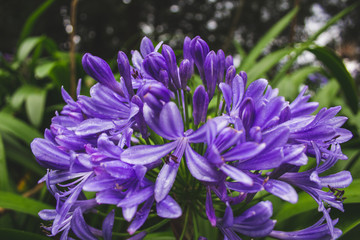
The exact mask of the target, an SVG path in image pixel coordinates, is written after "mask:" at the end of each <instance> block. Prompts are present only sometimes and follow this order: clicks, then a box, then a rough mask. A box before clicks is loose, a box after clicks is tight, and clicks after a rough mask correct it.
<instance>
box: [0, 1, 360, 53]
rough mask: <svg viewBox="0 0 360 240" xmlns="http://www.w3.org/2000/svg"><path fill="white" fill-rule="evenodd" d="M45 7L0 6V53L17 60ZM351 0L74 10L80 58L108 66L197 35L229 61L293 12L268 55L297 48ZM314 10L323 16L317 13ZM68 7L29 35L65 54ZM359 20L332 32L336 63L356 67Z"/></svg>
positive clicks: (123, 4)
mask: <svg viewBox="0 0 360 240" xmlns="http://www.w3.org/2000/svg"><path fill="white" fill-rule="evenodd" d="M42 2H43V1H40V0H32V1H29V0H12V1H7V0H1V1H0V34H1V37H0V52H2V53H7V54H11V53H13V52H15V48H16V43H17V39H18V38H19V35H20V30H21V29H22V27H23V24H24V23H25V21H26V19H27V17H28V16H29V15H30V14H31V13H32V12H33V11H34V9H36V7H37V6H39V5H40V4H41V3H42ZM354 2H356V1H355V0H332V1H328V0H322V1H321V0H318V1H310V0H295V1H294V0H293V1H291V0H290V1H289V0H267V1H261V0H254V1H245V0H240V1H234V0H229V1H217V0H196V1H195V0H181V1H167V0H150V1H141V0H102V1H94V0H86V1H85V0H80V1H79V3H78V8H77V30H76V34H77V35H78V36H79V37H80V42H79V43H78V45H77V51H78V52H91V53H93V54H96V55H99V56H101V57H103V58H113V57H115V56H116V53H117V51H118V50H123V51H126V52H127V53H128V54H129V52H130V50H131V49H137V48H138V45H139V42H140V40H141V38H142V37H143V36H144V35H147V36H148V37H150V38H151V39H152V40H153V41H161V40H163V41H165V42H166V43H167V44H169V45H171V46H173V47H177V48H181V46H182V41H183V39H184V36H190V37H194V36H196V35H200V36H201V37H202V38H204V39H205V40H206V41H208V43H209V45H210V47H211V48H212V49H218V48H224V50H225V51H226V52H227V53H233V52H234V49H233V45H232V40H233V39H235V40H237V41H239V42H240V43H241V45H242V46H243V48H244V49H245V50H246V51H249V49H251V47H253V46H254V44H255V43H256V42H257V41H258V40H259V38H260V37H261V36H263V35H264V33H265V32H266V31H267V30H268V29H270V27H271V26H272V25H273V24H274V23H276V22H277V21H278V20H279V19H280V18H281V17H282V16H284V15H285V14H286V13H287V12H289V11H290V10H291V9H292V8H293V7H294V6H295V5H298V6H300V11H299V13H298V15H297V17H296V19H295V21H294V22H293V24H292V25H291V26H290V27H288V28H287V29H286V30H285V31H284V32H282V34H281V36H280V37H279V38H278V39H277V40H276V41H275V42H274V44H273V46H272V48H279V47H280V46H283V45H284V44H286V43H292V42H299V41H302V40H304V39H306V37H307V32H306V31H305V25H306V22H307V21H308V20H309V19H312V21H313V22H314V21H315V22H318V23H319V22H321V21H323V22H326V20H327V19H329V18H330V17H332V16H334V15H335V14H336V13H338V12H339V11H341V10H342V9H344V8H345V7H347V6H349V5H351V4H352V3H354ZM314 6H315V8H317V9H320V10H322V11H323V14H321V15H319V14H317V13H316V12H315V13H314V11H313V10H314ZM69 15H70V1H69V0H58V1H55V3H53V4H52V5H51V7H50V8H49V9H48V10H47V11H46V12H45V13H44V14H43V15H42V16H41V17H40V19H39V20H38V21H37V23H36V25H35V28H34V30H33V33H32V35H34V36H36V35H42V34H45V35H47V36H49V37H51V38H53V39H54V40H55V41H56V42H57V44H58V45H59V47H60V48H61V49H63V50H65V51H67V50H68V49H69V43H68V38H69V36H68V33H67V32H66V26H67V25H69V21H70V20H69V19H70V16H69ZM359 24H360V17H359V14H358V10H357V9H356V10H355V11H353V12H352V13H351V14H349V15H348V16H346V17H345V18H343V19H342V20H341V21H340V22H339V23H338V24H337V27H338V29H339V31H340V33H339V36H340V38H337V39H335V40H332V41H330V42H329V43H328V45H329V46H331V47H332V48H334V49H336V51H337V52H338V54H339V55H340V56H341V57H347V58H350V59H359V55H360V54H359V52H360V51H359V42H360V32H359V30H358V28H357V26H359Z"/></svg>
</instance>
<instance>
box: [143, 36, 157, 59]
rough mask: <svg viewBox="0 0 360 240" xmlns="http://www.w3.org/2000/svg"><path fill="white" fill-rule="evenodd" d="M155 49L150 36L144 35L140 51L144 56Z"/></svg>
mask: <svg viewBox="0 0 360 240" xmlns="http://www.w3.org/2000/svg"><path fill="white" fill-rule="evenodd" d="M153 51H154V45H153V43H152V42H151V40H150V39H149V38H148V37H143V39H142V40H141V43H140V52H141V55H142V56H143V58H145V57H146V56H147V55H148V54H150V53H152V52H153Z"/></svg>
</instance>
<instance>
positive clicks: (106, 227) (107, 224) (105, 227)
mask: <svg viewBox="0 0 360 240" xmlns="http://www.w3.org/2000/svg"><path fill="white" fill-rule="evenodd" d="M114 219H115V209H113V210H111V211H110V212H109V214H108V215H107V216H106V218H105V219H104V221H103V224H102V232H103V238H104V240H111V239H112V229H113V226H114Z"/></svg>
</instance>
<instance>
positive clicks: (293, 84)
mask: <svg viewBox="0 0 360 240" xmlns="http://www.w3.org/2000/svg"><path fill="white" fill-rule="evenodd" d="M320 70H321V68H320V67H315V66H306V67H302V68H300V69H298V70H296V71H295V72H293V73H292V74H289V75H287V76H285V77H283V78H282V79H281V80H280V83H279V84H278V89H279V95H281V96H284V97H285V99H286V100H294V99H295V98H296V96H297V95H298V94H299V88H300V86H301V84H303V83H304V82H305V80H306V79H307V77H308V76H309V75H310V74H311V73H314V72H318V71H320ZM270 85H272V82H270Z"/></svg>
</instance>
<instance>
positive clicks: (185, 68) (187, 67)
mask: <svg viewBox="0 0 360 240" xmlns="http://www.w3.org/2000/svg"><path fill="white" fill-rule="evenodd" d="M179 74H180V80H181V88H182V89H184V90H185V89H186V85H187V81H188V80H189V79H190V78H191V75H192V71H191V63H190V61H189V60H188V59H184V60H183V61H182V62H181V63H180V67H179Z"/></svg>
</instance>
